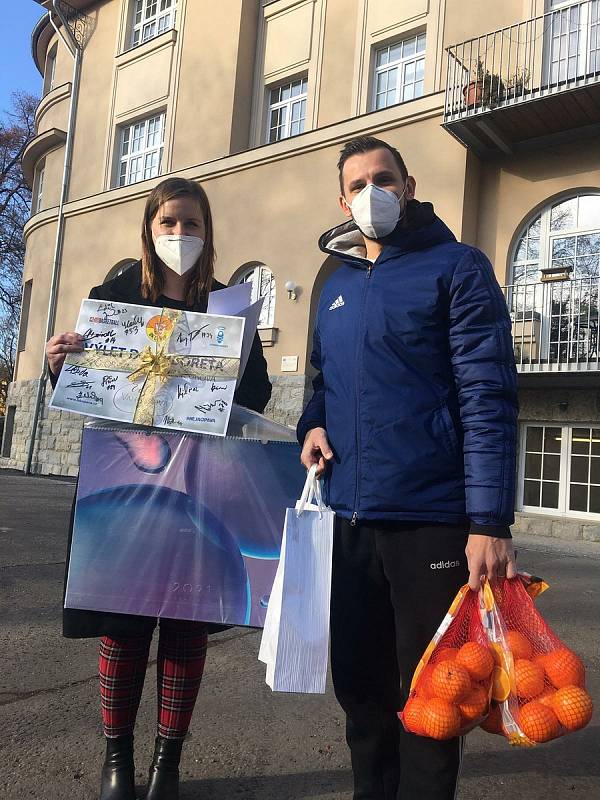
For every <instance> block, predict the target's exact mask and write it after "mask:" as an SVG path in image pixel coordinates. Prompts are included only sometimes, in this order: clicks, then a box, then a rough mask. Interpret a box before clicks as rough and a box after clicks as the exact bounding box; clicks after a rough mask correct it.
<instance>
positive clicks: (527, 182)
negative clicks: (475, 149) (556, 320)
mask: <svg viewBox="0 0 600 800" xmlns="http://www.w3.org/2000/svg"><path fill="white" fill-rule="evenodd" d="M578 189H593V190H596V191H598V190H600V150H599V149H598V144H597V142H596V141H595V140H590V141H587V142H586V141H583V142H578V143H570V144H565V145H562V146H560V147H554V148H552V149H545V150H540V151H538V152H533V153H529V154H527V155H522V156H520V157H514V156H513V157H511V158H510V159H509V160H505V161H503V162H502V163H501V164H499V165H495V164H491V163H487V164H485V165H483V167H482V170H481V183H480V190H479V198H480V202H479V213H478V216H477V243H478V246H479V247H481V249H482V250H484V251H485V252H486V253H487V254H488V256H489V257H490V259H491V260H492V263H493V264H494V267H495V270H496V275H497V277H498V280H499V281H500V282H501V283H506V282H507V281H508V279H509V275H508V273H507V268H508V266H509V261H510V258H511V245H513V244H514V239H515V237H516V236H517V235H518V234H519V232H520V229H521V227H522V226H523V223H524V222H525V221H526V220H527V219H528V218H529V217H530V216H531V215H532V214H533V213H534V211H537V210H538V209H539V208H540V207H541V206H542V205H545V204H546V203H547V202H548V200H550V199H551V198H554V197H555V196H556V195H559V194H561V193H567V192H573V191H576V190H578Z"/></svg>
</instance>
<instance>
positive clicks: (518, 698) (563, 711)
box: [479, 574, 593, 746]
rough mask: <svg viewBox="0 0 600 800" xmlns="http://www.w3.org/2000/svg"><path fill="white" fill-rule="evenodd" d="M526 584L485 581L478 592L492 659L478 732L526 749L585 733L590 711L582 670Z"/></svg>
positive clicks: (524, 579)
mask: <svg viewBox="0 0 600 800" xmlns="http://www.w3.org/2000/svg"><path fill="white" fill-rule="evenodd" d="M530 579H531V576H528V575H521V574H519V575H518V576H517V577H516V578H512V579H510V580H509V579H507V578H504V579H501V580H499V581H495V582H494V583H493V584H490V583H487V582H486V583H485V584H484V586H483V588H482V590H481V591H480V593H479V599H480V604H481V612H482V619H483V623H484V626H485V628H486V631H487V636H488V641H489V644H490V647H491V650H492V653H493V657H494V668H493V671H492V688H491V699H492V702H491V706H490V713H489V715H488V717H487V718H486V719H485V720H484V721H483V722H482V723H481V727H482V728H483V730H485V731H487V732H488V733H496V734H500V735H503V736H505V737H506V738H507V739H508V741H509V742H510V743H511V744H515V745H525V746H531V745H535V744H539V743H542V742H548V741H550V740H552V739H556V738H558V737H559V736H564V735H565V734H567V733H571V732H572V731H576V730H579V729H580V728H584V727H585V726H586V725H587V724H588V722H589V721H590V719H591V718H592V712H593V707H592V699H591V697H590V695H589V693H588V692H587V691H586V688H585V667H584V665H583V663H582V661H581V659H580V658H579V656H577V654H576V653H574V652H573V651H572V650H571V649H570V648H568V647H567V646H566V645H565V644H564V643H563V642H562V641H561V640H560V639H559V637H558V636H557V635H556V634H555V633H554V631H553V630H552V629H551V628H550V626H549V625H548V624H547V623H546V622H545V621H544V619H543V618H542V616H541V614H540V613H539V611H538V610H537V608H536V607H535V605H534V602H533V597H535V596H536V595H537V594H538V593H539V592H538V591H531V586H532V583H531V580H530ZM535 580H537V579H534V581H535ZM543 588H546V585H545V584H544V586H543ZM543 588H542V589H541V590H542V591H543Z"/></svg>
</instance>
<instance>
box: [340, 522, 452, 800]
mask: <svg viewBox="0 0 600 800" xmlns="http://www.w3.org/2000/svg"><path fill="white" fill-rule="evenodd" d="M466 543H467V532H466V527H459V526H454V525H442V524H420V523H389V522H368V523H366V522H365V523H359V524H357V525H356V526H355V527H352V526H351V525H350V524H349V522H348V521H347V520H343V519H340V518H338V519H337V520H336V527H335V534H334V547H333V576H332V593H331V667H332V673H333V685H334V689H335V693H336V697H337V699H338V701H339V703H340V705H341V706H342V708H343V709H344V711H345V712H346V738H347V741H348V745H349V747H350V753H351V758H352V769H353V772H354V800H453V798H454V796H455V792H456V782H457V776H458V771H459V767H460V759H461V746H462V745H461V740H459V739H452V740H450V741H447V742H437V741H434V740H433V739H427V738H425V737H422V736H414V735H413V734H408V733H406V732H405V731H404V730H403V728H402V723H401V722H400V721H399V720H398V717H397V711H398V710H399V709H401V708H402V706H403V705H404V702H405V700H406V697H407V694H408V690H409V688H410V681H411V678H412V674H413V672H414V669H415V667H416V665H417V663H418V661H419V659H420V658H421V656H422V654H423V651H424V650H425V648H426V647H427V645H428V644H429V642H430V640H431V638H432V636H433V634H434V633H435V631H436V630H437V628H438V626H439V625H440V623H441V621H442V619H443V618H444V615H445V614H446V612H447V610H448V607H449V606H450V603H451V602H452V599H453V598H454V596H455V594H456V592H457V591H458V589H459V588H460V587H461V586H462V585H463V584H464V583H466V582H467V580H468V569H467V559H466V556H465V546H466Z"/></svg>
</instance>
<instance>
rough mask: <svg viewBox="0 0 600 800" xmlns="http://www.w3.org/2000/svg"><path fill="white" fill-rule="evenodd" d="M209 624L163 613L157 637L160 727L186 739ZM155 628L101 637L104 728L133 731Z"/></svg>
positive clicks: (110, 733)
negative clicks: (139, 634) (140, 634)
mask: <svg viewBox="0 0 600 800" xmlns="http://www.w3.org/2000/svg"><path fill="white" fill-rule="evenodd" d="M207 638H208V637H207V629H206V625H204V624H203V623H201V622H200V623H199V622H186V621H182V620H171V619H162V620H161V621H160V632H159V637H158V659H157V665H156V683H157V695H158V733H159V735H160V736H164V737H165V738H167V739H183V738H184V736H185V735H186V733H187V730H188V727H189V724H190V720H191V718H192V713H193V711H194V705H195V703H196V697H197V696H198V690H199V689H200V682H201V681H202V673H203V671H204V661H205V659H206V643H207ZM151 640H152V634H149V635H148V636H143V637H127V638H119V639H111V638H109V637H108V636H103V637H102V639H101V640H100V659H99V667H98V671H99V674H100V701H101V707H102V721H103V724H104V734H105V736H107V737H109V738H113V737H116V736H124V735H126V734H130V733H133V728H134V725H135V718H136V714H137V710H138V706H139V704H140V698H141V696H142V689H143V688H144V678H145V676H146V667H147V665H148V653H149V650H150V642H151Z"/></svg>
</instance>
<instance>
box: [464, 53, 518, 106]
mask: <svg viewBox="0 0 600 800" xmlns="http://www.w3.org/2000/svg"><path fill="white" fill-rule="evenodd" d="M506 90H507V86H506V84H505V82H504V81H503V80H502V78H501V76H500V75H497V74H496V73H495V72H490V71H489V70H488V69H487V68H486V67H485V66H484V64H483V62H482V61H481V59H477V64H476V67H475V69H474V70H473V78H472V80H471V81H469V83H468V84H467V85H466V86H465V87H464V89H463V95H464V98H465V104H466V106H467V108H475V107H476V106H481V108H494V106H496V105H497V104H498V101H499V100H500V99H502V98H505V97H506Z"/></svg>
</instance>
